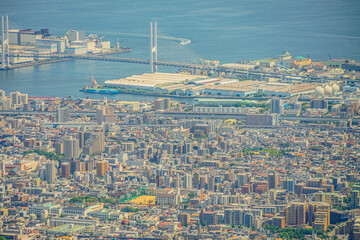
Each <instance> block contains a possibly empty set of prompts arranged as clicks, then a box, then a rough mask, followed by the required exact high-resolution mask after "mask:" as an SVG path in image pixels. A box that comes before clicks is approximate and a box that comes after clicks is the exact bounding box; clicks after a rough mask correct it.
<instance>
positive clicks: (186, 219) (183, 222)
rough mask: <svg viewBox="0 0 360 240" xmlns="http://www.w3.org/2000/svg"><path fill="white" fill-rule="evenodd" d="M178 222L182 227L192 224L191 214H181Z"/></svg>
mask: <svg viewBox="0 0 360 240" xmlns="http://www.w3.org/2000/svg"><path fill="white" fill-rule="evenodd" d="M178 221H179V222H180V223H181V226H185V227H186V226H187V225H188V224H189V222H190V214H189V213H180V214H179V215H178Z"/></svg>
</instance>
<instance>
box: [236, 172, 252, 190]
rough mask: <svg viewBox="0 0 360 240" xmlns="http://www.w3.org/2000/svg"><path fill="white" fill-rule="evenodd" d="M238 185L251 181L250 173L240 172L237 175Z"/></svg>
mask: <svg viewBox="0 0 360 240" xmlns="http://www.w3.org/2000/svg"><path fill="white" fill-rule="evenodd" d="M236 178H237V185H238V187H240V186H244V185H245V184H248V183H249V178H250V177H249V173H238V174H237V175H236Z"/></svg>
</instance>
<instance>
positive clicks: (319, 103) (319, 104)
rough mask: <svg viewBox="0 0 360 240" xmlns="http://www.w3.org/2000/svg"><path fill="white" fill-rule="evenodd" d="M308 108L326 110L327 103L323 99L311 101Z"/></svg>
mask: <svg viewBox="0 0 360 240" xmlns="http://www.w3.org/2000/svg"><path fill="white" fill-rule="evenodd" d="M310 108H316V109H327V108H328V101H327V100H325V99H313V100H311V101H310Z"/></svg>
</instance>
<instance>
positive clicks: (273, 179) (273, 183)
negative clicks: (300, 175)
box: [268, 172, 279, 189]
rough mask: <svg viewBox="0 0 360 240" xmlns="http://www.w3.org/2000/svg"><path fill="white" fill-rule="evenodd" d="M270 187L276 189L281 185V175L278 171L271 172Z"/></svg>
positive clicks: (269, 176)
mask: <svg viewBox="0 0 360 240" xmlns="http://www.w3.org/2000/svg"><path fill="white" fill-rule="evenodd" d="M268 178H269V188H270V189H273V188H274V189H276V188H277V187H278V185H279V175H278V173H277V172H272V173H269V175H268Z"/></svg>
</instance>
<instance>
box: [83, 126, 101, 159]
mask: <svg viewBox="0 0 360 240" xmlns="http://www.w3.org/2000/svg"><path fill="white" fill-rule="evenodd" d="M104 151H105V134H104V132H103V131H101V130H99V131H96V132H92V133H91V135H90V137H89V138H88V139H87V140H86V141H85V145H84V149H83V153H84V154H85V155H92V154H96V153H101V152H104Z"/></svg>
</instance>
